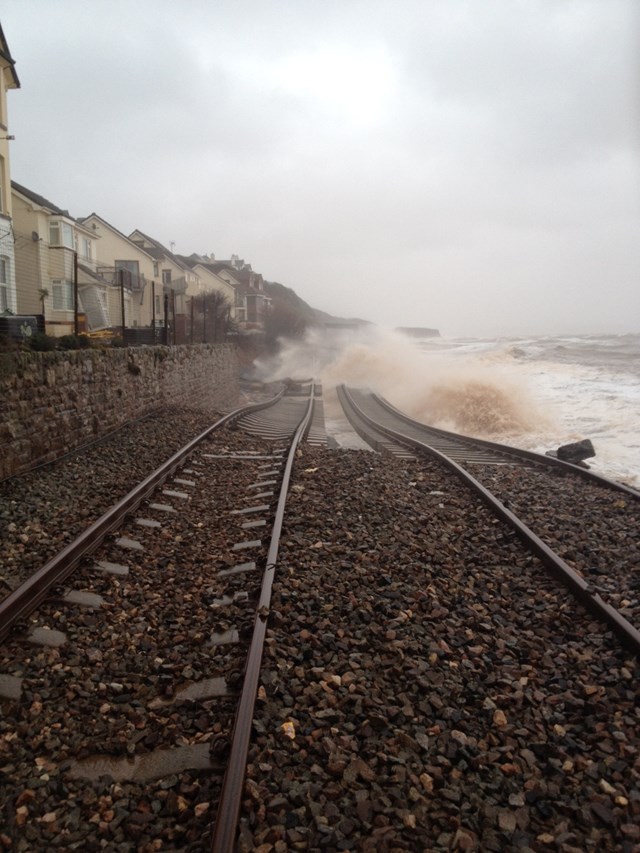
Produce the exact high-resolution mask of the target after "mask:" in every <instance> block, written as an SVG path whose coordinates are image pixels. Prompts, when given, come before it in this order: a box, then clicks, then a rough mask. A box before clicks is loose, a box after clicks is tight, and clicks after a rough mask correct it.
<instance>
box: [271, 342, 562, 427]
mask: <svg viewBox="0 0 640 853" xmlns="http://www.w3.org/2000/svg"><path fill="white" fill-rule="evenodd" d="M281 343H282V348H281V351H280V353H279V354H278V356H277V357H276V358H275V359H274V360H269V361H259V362H258V363H257V365H256V374H257V377H258V378H260V379H263V380H268V381H274V380H278V379H284V378H294V379H303V378H309V377H314V378H318V379H320V380H321V381H322V383H323V388H324V392H325V395H327V394H329V395H330V394H331V391H332V389H335V387H336V386H337V385H339V384H341V383H344V384H346V385H350V386H353V387H356V388H362V389H366V390H371V391H375V392H376V393H378V394H380V395H382V396H383V397H385V398H386V399H387V400H389V402H390V403H392V404H393V405H395V406H397V407H398V408H399V409H401V410H402V411H404V412H406V413H407V414H409V415H410V416H412V417H414V418H416V419H417V420H419V421H422V422H423V423H428V424H431V425H433V426H437V427H440V428H442V429H447V430H451V431H454V432H461V433H465V434H468V435H474V436H478V437H484V438H502V439H507V438H508V437H509V436H513V435H521V434H522V433H523V432H527V431H533V430H536V429H539V428H540V427H541V426H542V425H543V424H547V423H548V416H546V415H545V414H544V413H543V411H542V409H541V407H539V406H538V405H537V404H536V402H535V400H534V398H533V394H532V392H531V391H529V390H528V389H527V388H526V386H523V384H522V381H521V379H519V380H518V381H516V379H515V378H514V376H513V375H512V374H511V372H510V370H509V362H510V361H512V358H513V356H512V352H511V349H512V348H510V347H508V346H506V347H505V352H504V358H503V359H501V360H498V359H497V358H496V356H495V354H493V355H492V356H491V357H490V358H488V359H487V358H485V357H482V356H480V355H465V356H460V355H458V356H455V357H454V356H452V354H451V353H449V352H448V353H444V352H439V351H438V344H437V342H433V343H431V344H430V345H429V347H428V348H427V349H423V348H420V347H419V345H418V344H417V343H416V342H415V341H414V340H411V339H409V338H408V337H405V336H404V335H401V334H399V333H397V332H394V331H390V330H385V329H381V328H378V327H363V328H362V329H360V330H358V331H353V330H350V331H348V332H345V331H338V332H335V331H334V330H320V329H311V330H309V331H308V332H307V334H306V335H305V337H304V338H303V339H302V340H297V341H282V342H281Z"/></svg>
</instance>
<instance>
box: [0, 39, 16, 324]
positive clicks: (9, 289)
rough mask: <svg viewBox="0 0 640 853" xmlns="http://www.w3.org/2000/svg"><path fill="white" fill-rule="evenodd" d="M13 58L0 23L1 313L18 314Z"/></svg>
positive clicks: (14, 72)
mask: <svg viewBox="0 0 640 853" xmlns="http://www.w3.org/2000/svg"><path fill="white" fill-rule="evenodd" d="M19 88H20V81H19V80H18V75H17V74H16V69H15V61H14V60H13V59H12V57H11V52H10V50H9V46H8V44H7V40H6V39H5V37H4V33H3V31H2V27H1V26H0V314H2V313H4V312H7V311H10V312H11V313H12V314H17V313H18V294H17V290H16V263H15V252H14V237H13V223H12V198H11V173H10V169H9V142H10V139H11V137H10V134H9V120H8V117H7V91H8V90H9V89H19Z"/></svg>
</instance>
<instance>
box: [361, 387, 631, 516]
mask: <svg viewBox="0 0 640 853" xmlns="http://www.w3.org/2000/svg"><path fill="white" fill-rule="evenodd" d="M371 397H372V399H373V400H375V401H376V402H377V403H378V404H379V405H380V406H382V408H384V409H386V410H387V411H388V412H389V413H390V414H392V415H395V417H397V418H398V419H399V420H401V421H403V422H404V423H406V424H410V425H411V426H413V427H415V428H416V429H418V430H420V431H422V432H426V433H435V434H436V435H439V436H442V437H443V438H448V439H451V440H452V441H458V442H460V444H461V445H465V444H470V445H472V446H475V447H479V448H481V449H486V450H491V451H493V452H494V453H501V454H503V455H504V456H507V457H509V458H514V459H516V460H518V459H526V460H527V461H528V462H533V463H535V464H538V465H545V466H547V467H548V468H553V469H554V470H556V471H559V470H562V471H564V472H565V473H570V474H574V475H576V476H578V477H582V478H583V479H584V480H591V481H595V482H596V483H598V484H600V485H601V486H607V487H608V488H610V489H611V488H613V489H616V490H617V491H620V492H625V494H628V495H630V496H631V497H634V498H636V500H640V491H638V490H637V489H634V488H633V487H632V486H627V485H625V484H624V483H618V482H616V480H610V479H609V478H608V477H604V476H603V475H602V474H597V473H596V472H595V471H590V470H589V469H587V468H582V467H581V466H580V465H575V464H573V463H572V462H566V461H565V460H564V459H557V458H556V457H554V456H546V455H545V454H544V453H536V452H535V451H534V450H525V449H523V448H519V447H511V446H510V445H508V444H499V443H498V442H495V441H487V440H485V439H482V438H472V437H471V436H468V435H460V434H458V433H455V432H449V431H448V430H444V429H440V428H439V427H433V426H429V425H428V424H423V423H421V422H420V421H416V420H415V419H414V418H411V417H409V415H407V414H405V413H404V412H401V411H400V410H399V409H396V408H395V406H393V405H392V404H391V403H390V402H389V401H388V400H385V399H384V397H381V396H380V395H379V394H375V393H372V394H371Z"/></svg>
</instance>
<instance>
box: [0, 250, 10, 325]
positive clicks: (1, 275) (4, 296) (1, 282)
mask: <svg viewBox="0 0 640 853" xmlns="http://www.w3.org/2000/svg"><path fill="white" fill-rule="evenodd" d="M8 310H9V261H8V259H7V258H0V314H3V313H4V312H5V311H8Z"/></svg>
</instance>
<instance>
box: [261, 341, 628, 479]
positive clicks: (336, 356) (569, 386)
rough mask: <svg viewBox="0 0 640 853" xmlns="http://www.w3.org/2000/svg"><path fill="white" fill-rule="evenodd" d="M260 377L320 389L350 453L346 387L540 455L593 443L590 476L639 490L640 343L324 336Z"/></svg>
mask: <svg viewBox="0 0 640 853" xmlns="http://www.w3.org/2000/svg"><path fill="white" fill-rule="evenodd" d="M261 372H262V375H263V377H265V376H267V375H270V376H271V378H276V377H277V376H280V377H282V376H301V375H305V376H315V377H316V378H319V379H321V381H322V383H323V387H324V392H325V393H324V397H325V417H326V421H327V430H328V432H329V434H331V435H333V436H334V438H336V440H337V441H338V443H339V444H343V445H344V446H349V445H348V443H347V439H346V433H347V429H345V422H344V420H343V419H342V418H341V415H340V412H339V406H338V404H337V401H336V397H335V392H334V388H335V386H336V385H337V384H338V383H340V382H344V383H346V384H348V385H352V386H354V387H360V388H365V389H370V390H374V391H376V392H377V393H379V394H381V395H382V396H383V397H385V398H386V399H387V400H389V401H390V402H391V403H393V404H394V405H395V406H397V408H399V409H401V410H402V411H404V412H406V413H407V414H409V415H411V416H412V417H414V418H416V419H417V420H419V421H421V422H423V423H426V424H430V425H433V426H437V427H440V428H442V429H448V430H451V431H453V432H458V433H462V434H464V435H469V436H475V437H478V438H485V439H488V440H491V441H498V442H501V443H503V444H509V445H512V446H513V447H522V448H526V449H529V450H535V451H536V452H538V453H546V452H547V451H555V450H557V449H558V447H560V446H561V445H564V444H569V443H572V442H575V441H580V440H582V439H590V440H591V442H592V444H593V446H594V450H595V456H594V457H593V458H591V459H589V460H587V464H588V465H589V466H590V467H591V469H592V470H593V471H595V472H597V473H599V474H601V475H603V476H605V477H608V478H610V479H613V480H616V481H618V482H622V483H625V484H626V485H629V486H632V487H633V488H636V489H640V334H625V335H604V334H603V335H595V334H594V335H553V336H536V337H501V338H447V337H433V338H425V339H421V340H417V341H416V340H414V339H410V338H408V337H406V336H404V335H401V334H399V333H398V332H394V331H391V330H383V329H380V328H379V327H371V328H369V329H365V330H362V331H360V332H349V333H346V334H342V335H340V334H334V335H329V334H327V332H323V331H317V330H316V331H312V332H310V333H308V334H307V336H306V337H305V338H304V339H303V340H301V341H296V342H292V343H291V344H289V345H286V346H284V347H283V349H282V351H281V353H280V355H279V357H278V360H277V362H276V363H271V364H268V365H267V364H264V365H261Z"/></svg>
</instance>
